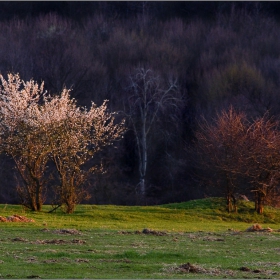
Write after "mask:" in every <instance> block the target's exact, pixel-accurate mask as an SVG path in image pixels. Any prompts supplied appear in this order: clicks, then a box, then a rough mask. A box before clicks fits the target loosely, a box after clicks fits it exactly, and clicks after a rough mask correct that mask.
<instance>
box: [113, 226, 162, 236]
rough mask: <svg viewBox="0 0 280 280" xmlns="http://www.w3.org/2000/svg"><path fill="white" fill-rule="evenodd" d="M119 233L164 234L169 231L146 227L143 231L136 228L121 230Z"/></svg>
mask: <svg viewBox="0 0 280 280" xmlns="http://www.w3.org/2000/svg"><path fill="white" fill-rule="evenodd" d="M118 234H123V235H125V234H150V235H156V236H164V235H167V232H165V231H157V230H152V229H148V228H144V229H143V230H142V231H140V230H136V231H134V232H133V231H119V232H118Z"/></svg>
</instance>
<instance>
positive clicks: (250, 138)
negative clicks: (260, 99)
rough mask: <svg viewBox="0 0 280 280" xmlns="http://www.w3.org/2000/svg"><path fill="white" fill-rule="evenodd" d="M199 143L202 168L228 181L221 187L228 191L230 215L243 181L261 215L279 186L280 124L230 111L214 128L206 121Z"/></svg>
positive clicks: (222, 116)
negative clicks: (241, 180) (239, 181)
mask: <svg viewBox="0 0 280 280" xmlns="http://www.w3.org/2000/svg"><path fill="white" fill-rule="evenodd" d="M196 139H197V143H196V148H197V151H198V154H199V155H200V156H201V159H202V161H203V164H204V165H206V166H207V167H208V168H209V169H211V170H214V172H215V173H217V174H218V179H221V178H222V176H224V177H225V183H224V184H223V186H222V187H223V188H225V189H226V197H227V205H228V211H231V209H232V206H233V207H234V208H235V209H236V205H235V203H236V199H235V195H234V194H235V192H236V190H237V189H238V185H237V183H238V179H240V178H243V179H244V180H247V182H248V183H249V186H248V187H247V189H248V190H251V192H253V193H254V195H255V210H256V211H257V213H259V214H262V213H263V209H264V205H265V204H270V202H271V200H272V198H273V195H274V194H275V191H276V189H277V188H278V184H279V182H280V152H279V148H280V133H279V130H278V122H276V121H274V120H272V119H268V118H267V116H263V117H260V118H258V119H256V120H254V121H253V122H249V120H248V119H247V117H246V116H245V114H243V113H237V112H236V111H235V110H233V108H230V109H229V111H222V113H221V114H219V115H218V116H217V119H216V120H215V121H214V123H213V124H210V123H209V122H207V121H206V120H204V122H203V123H202V124H201V125H200V130H199V131H197V133H196ZM216 184H217V182H216ZM243 191H244V189H243ZM232 202H233V205H232Z"/></svg>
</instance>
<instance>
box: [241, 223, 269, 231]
mask: <svg viewBox="0 0 280 280" xmlns="http://www.w3.org/2000/svg"><path fill="white" fill-rule="evenodd" d="M246 231H247V232H255V231H261V232H273V229H272V228H270V227H268V228H262V226H261V225H259V224H254V225H252V226H250V227H248V228H247V229H246Z"/></svg>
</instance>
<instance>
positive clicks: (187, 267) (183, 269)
mask: <svg viewBox="0 0 280 280" xmlns="http://www.w3.org/2000/svg"><path fill="white" fill-rule="evenodd" d="M173 271H175V272H179V273H194V274H206V275H211V276H224V277H232V276H233V275H234V271H233V270H230V269H228V270H222V269H220V268H209V269H206V268H204V267H202V266H200V265H197V264H196V265H194V264H190V263H189V262H188V263H185V264H182V265H179V266H178V267H174V268H173Z"/></svg>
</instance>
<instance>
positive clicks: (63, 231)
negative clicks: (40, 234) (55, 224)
mask: <svg viewBox="0 0 280 280" xmlns="http://www.w3.org/2000/svg"><path fill="white" fill-rule="evenodd" d="M53 233H56V234H69V235H82V233H81V232H80V231H78V230H76V229H56V230H54V231H53Z"/></svg>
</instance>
